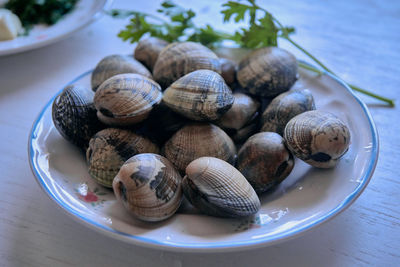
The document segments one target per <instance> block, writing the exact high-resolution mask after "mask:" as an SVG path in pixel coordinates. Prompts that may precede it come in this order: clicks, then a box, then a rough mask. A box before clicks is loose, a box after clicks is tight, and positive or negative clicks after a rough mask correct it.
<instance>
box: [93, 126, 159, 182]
mask: <svg viewBox="0 0 400 267" xmlns="http://www.w3.org/2000/svg"><path fill="white" fill-rule="evenodd" d="M140 153H159V148H158V147H157V145H155V144H153V143H152V142H151V141H150V140H148V139H147V138H144V137H142V136H139V135H137V134H135V133H133V132H131V131H128V130H123V129H116V128H108V129H104V130H102V131H100V132H98V133H97V134H95V135H94V136H93V137H92V139H90V142H89V148H88V149H87V151H86V161H87V164H88V166H89V174H90V175H91V176H92V178H93V179H94V180H96V182H98V183H99V184H101V185H103V186H106V187H112V181H113V179H114V177H115V175H117V173H118V171H119V169H120V168H121V166H122V164H124V162H125V161H126V160H128V159H129V158H130V157H132V156H134V155H136V154H140Z"/></svg>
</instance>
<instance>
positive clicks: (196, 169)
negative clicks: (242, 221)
mask: <svg viewBox="0 0 400 267" xmlns="http://www.w3.org/2000/svg"><path fill="white" fill-rule="evenodd" d="M182 188H183V193H184V194H185V196H186V198H187V199H188V200H189V201H190V202H191V203H192V205H193V206H195V207H196V208H198V209H199V210H200V211H201V212H203V213H205V214H208V215H212V216H218V217H243V216H249V215H252V214H255V213H257V211H258V210H259V209H260V206H261V205H260V200H259V199H258V196H257V194H256V192H255V191H254V190H253V188H252V187H251V185H250V184H249V183H248V182H247V180H246V178H245V177H244V176H243V175H242V174H241V173H240V172H239V171H238V170H237V169H235V167H233V166H232V165H230V164H228V163H227V162H225V161H223V160H220V159H217V158H212V157H202V158H199V159H196V160H194V161H192V162H191V163H190V164H189V165H188V166H187V168H186V176H185V177H184V178H183V181H182Z"/></svg>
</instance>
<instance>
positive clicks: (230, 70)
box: [219, 58, 237, 86]
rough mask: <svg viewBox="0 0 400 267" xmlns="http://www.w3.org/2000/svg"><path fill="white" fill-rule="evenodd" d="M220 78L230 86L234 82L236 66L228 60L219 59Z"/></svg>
mask: <svg viewBox="0 0 400 267" xmlns="http://www.w3.org/2000/svg"><path fill="white" fill-rule="evenodd" d="M219 63H220V64H221V76H222V78H224V80H225V82H226V84H227V85H229V86H232V85H233V84H234V82H235V81H236V68H237V64H236V63H235V62H233V61H232V60H230V59H227V58H220V59H219Z"/></svg>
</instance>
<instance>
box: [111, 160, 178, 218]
mask: <svg viewBox="0 0 400 267" xmlns="http://www.w3.org/2000/svg"><path fill="white" fill-rule="evenodd" d="M181 183H182V177H181V176H180V174H179V173H178V172H177V171H176V170H175V168H174V166H173V165H172V164H171V162H169V160H167V159H166V158H164V157H162V156H160V155H156V154H152V153H144V154H138V155H136V156H133V157H131V158H130V159H128V160H127V161H126V162H125V163H124V165H122V167H121V169H120V171H119V172H118V174H117V176H115V179H114V181H113V189H114V194H115V196H116V197H117V199H118V200H119V201H120V202H122V204H123V205H124V207H125V208H126V209H127V210H128V211H129V212H130V213H131V214H132V215H133V216H134V217H136V218H137V219H140V220H143V221H149V222H155V221H161V220H165V219H167V218H169V217H170V216H172V215H173V214H174V213H175V212H176V210H177V209H178V208H179V205H180V203H181V200H182V187H181Z"/></svg>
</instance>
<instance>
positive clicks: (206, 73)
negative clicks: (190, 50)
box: [163, 70, 234, 121]
mask: <svg viewBox="0 0 400 267" xmlns="http://www.w3.org/2000/svg"><path fill="white" fill-rule="evenodd" d="M163 101H164V102H165V104H166V105H167V106H168V107H169V108H171V109H172V110H173V111H175V112H177V113H179V114H181V115H182V116H185V117H187V118H189V119H192V120H197V121H213V120H216V119H218V118H220V117H221V116H222V115H223V114H224V113H225V112H227V111H228V109H229V108H230V107H231V106H232V104H233V101H234V97H233V95H232V92H231V90H230V89H229V87H228V86H227V85H226V83H225V81H224V79H223V78H222V77H221V75H219V74H218V73H216V72H214V71H211V70H197V71H193V72H191V73H189V74H186V75H185V76H183V77H182V78H180V79H179V80H177V81H176V82H174V83H173V84H171V86H170V87H168V89H167V90H165V92H164V96H163Z"/></svg>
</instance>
